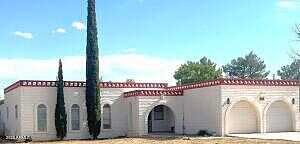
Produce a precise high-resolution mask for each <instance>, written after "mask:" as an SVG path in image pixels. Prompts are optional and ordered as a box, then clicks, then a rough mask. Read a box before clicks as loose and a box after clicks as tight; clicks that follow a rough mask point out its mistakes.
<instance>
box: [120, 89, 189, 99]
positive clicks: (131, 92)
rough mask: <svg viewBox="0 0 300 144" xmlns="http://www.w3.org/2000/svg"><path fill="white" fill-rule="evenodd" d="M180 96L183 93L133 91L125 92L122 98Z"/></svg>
mask: <svg viewBox="0 0 300 144" xmlns="http://www.w3.org/2000/svg"><path fill="white" fill-rule="evenodd" d="M162 95H163V96H182V95H183V91H181V90H178V91H173V90H135V91H130V92H125V93H124V97H125V98H126V97H133V96H162Z"/></svg>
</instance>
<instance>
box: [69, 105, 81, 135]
mask: <svg viewBox="0 0 300 144" xmlns="http://www.w3.org/2000/svg"><path fill="white" fill-rule="evenodd" d="M71 130H80V106H79V105H78V104H73V105H72V106H71Z"/></svg>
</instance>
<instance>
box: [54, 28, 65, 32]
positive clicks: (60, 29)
mask: <svg viewBox="0 0 300 144" xmlns="http://www.w3.org/2000/svg"><path fill="white" fill-rule="evenodd" d="M52 33H66V30H65V29H64V28H57V29H55V30H53V31H52Z"/></svg>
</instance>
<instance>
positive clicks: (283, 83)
mask: <svg viewBox="0 0 300 144" xmlns="http://www.w3.org/2000/svg"><path fill="white" fill-rule="evenodd" d="M216 85H253V86H299V81H297V80H253V79H224V78H220V79H215V80H207V81H201V82H196V83H191V84H186V85H179V86H172V87H168V88H167V89H168V90H186V89H194V88H202V87H210V86H216Z"/></svg>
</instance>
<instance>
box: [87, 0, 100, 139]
mask: <svg viewBox="0 0 300 144" xmlns="http://www.w3.org/2000/svg"><path fill="white" fill-rule="evenodd" d="M98 51H99V50H98V39H97V23H96V11H95V0H88V16H87V45H86V90H85V95H86V107H87V121H88V127H89V133H90V135H91V136H92V137H93V139H96V138H97V136H98V135H99V133H100V127H101V117H100V115H101V113H100V112H101V110H100V94H99V93H100V89H99V87H98V83H99V58H98V53H99V52H98Z"/></svg>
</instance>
